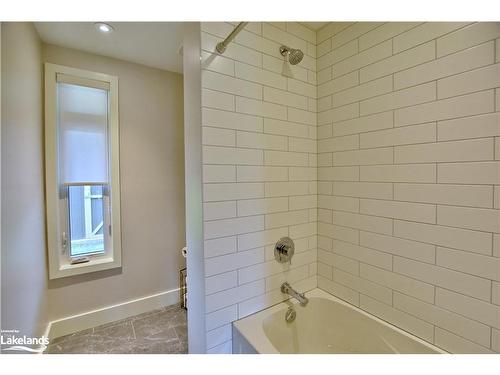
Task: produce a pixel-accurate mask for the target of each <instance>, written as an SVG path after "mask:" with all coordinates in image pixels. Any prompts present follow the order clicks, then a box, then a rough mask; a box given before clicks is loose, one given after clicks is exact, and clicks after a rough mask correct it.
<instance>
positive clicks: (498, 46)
mask: <svg viewBox="0 0 500 375" xmlns="http://www.w3.org/2000/svg"><path fill="white" fill-rule="evenodd" d="M495 51H496V54H495V62H500V38H498V39H497V40H496V42H495Z"/></svg>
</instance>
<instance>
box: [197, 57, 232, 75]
mask: <svg viewBox="0 0 500 375" xmlns="http://www.w3.org/2000/svg"><path fill="white" fill-rule="evenodd" d="M201 64H202V67H203V69H204V70H203V71H202V76H204V75H205V74H206V71H212V72H217V73H222V74H225V75H229V76H234V60H232V59H228V58H226V57H223V56H220V55H215V53H214V52H206V51H201Z"/></svg>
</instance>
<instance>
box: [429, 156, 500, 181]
mask: <svg viewBox="0 0 500 375" xmlns="http://www.w3.org/2000/svg"><path fill="white" fill-rule="evenodd" d="M438 183H443V184H450V183H451V184H485V185H493V184H496V185H500V162H496V161H490V162H471V163H442V164H438Z"/></svg>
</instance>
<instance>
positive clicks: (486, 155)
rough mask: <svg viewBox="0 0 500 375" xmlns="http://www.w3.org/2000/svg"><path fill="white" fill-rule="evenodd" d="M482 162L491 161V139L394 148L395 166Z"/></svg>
mask: <svg viewBox="0 0 500 375" xmlns="http://www.w3.org/2000/svg"><path fill="white" fill-rule="evenodd" d="M482 160H493V139H491V138H481V139H471V140H464V141H448V142H438V143H426V144H420V145H408V146H396V147H395V148H394V162H395V163H397V164H401V163H431V162H456V161H482Z"/></svg>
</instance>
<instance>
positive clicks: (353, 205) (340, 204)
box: [318, 195, 359, 212]
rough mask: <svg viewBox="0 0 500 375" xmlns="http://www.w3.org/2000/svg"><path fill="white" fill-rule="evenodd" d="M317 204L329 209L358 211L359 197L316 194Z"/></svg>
mask: <svg viewBox="0 0 500 375" xmlns="http://www.w3.org/2000/svg"><path fill="white" fill-rule="evenodd" d="M318 206H319V207H321V208H324V209H329V210H337V211H347V212H359V199H358V198H350V197H337V196H332V195H318Z"/></svg>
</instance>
